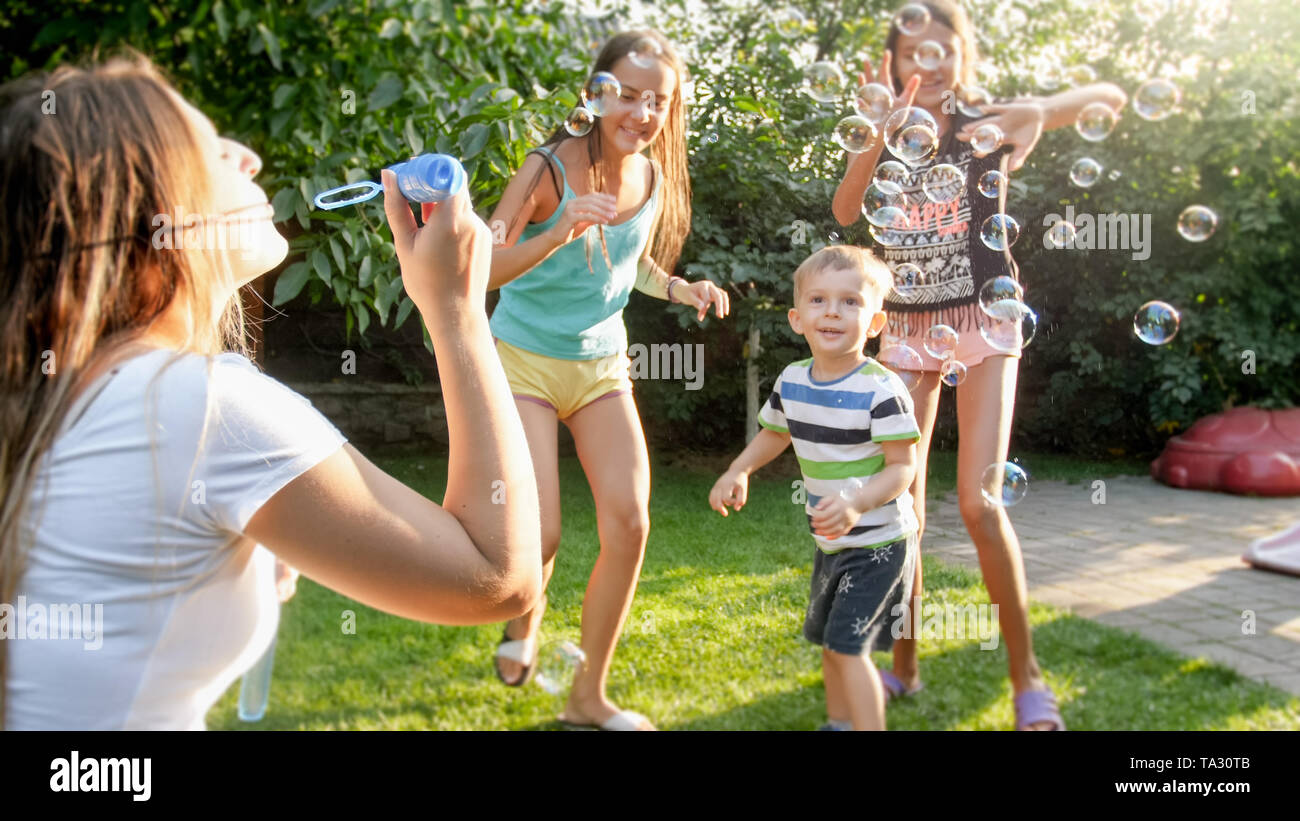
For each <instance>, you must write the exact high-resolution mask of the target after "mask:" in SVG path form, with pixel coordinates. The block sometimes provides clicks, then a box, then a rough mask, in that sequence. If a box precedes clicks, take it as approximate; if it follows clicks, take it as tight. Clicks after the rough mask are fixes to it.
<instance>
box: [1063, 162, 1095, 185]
mask: <svg viewBox="0 0 1300 821" xmlns="http://www.w3.org/2000/svg"><path fill="white" fill-rule="evenodd" d="M1100 176H1101V163H1099V162H1097V161H1096V160H1094V159H1093V158H1092V157H1080V158H1079V159H1077V160H1075V161H1074V165H1072V166H1070V182H1072V183H1074V184H1075V185H1077V186H1079V187H1080V188H1091V187H1092V186H1093V185H1094V184H1095V183H1096V182H1097V179H1098V178H1099V177H1100Z"/></svg>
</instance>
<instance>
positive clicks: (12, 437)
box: [0, 52, 249, 728]
mask: <svg viewBox="0 0 1300 821" xmlns="http://www.w3.org/2000/svg"><path fill="white" fill-rule="evenodd" d="M51 95H52V96H51ZM47 100H49V101H51V102H52V103H53V107H52V108H51V109H50V113H46V111H45V110H44V109H45V108H46V107H47V106H46V103H47ZM200 146H201V143H200V141H199V138H198V136H197V135H196V134H195V133H194V130H193V128H192V126H191V124H190V121H189V119H188V117H187V116H186V113H185V111H184V110H183V109H182V107H181V103H180V102H179V99H178V96H177V95H176V94H175V92H174V91H173V90H172V88H171V85H170V84H169V83H168V82H167V81H166V79H164V78H163V76H162V75H161V74H160V73H159V71H158V69H157V68H155V67H154V66H153V64H152V63H150V62H149V61H148V60H147V59H145V58H144V57H142V56H141V55H139V54H138V53H135V52H127V53H126V55H125V56H123V57H118V58H113V59H110V60H108V61H107V62H104V63H97V62H92V64H91V65H89V66H88V67H85V68H77V67H71V66H65V67H60V68H58V69H56V70H55V71H53V72H52V73H48V74H47V73H33V74H29V75H27V76H25V77H23V78H21V79H18V80H14V81H11V82H9V83H5V84H4V85H3V86H0V198H2V199H3V206H2V207H3V212H4V218H3V222H2V223H0V499H3V503H2V506H0V602H9V601H12V600H13V598H14V595H15V592H16V590H17V585H18V582H19V579H20V578H21V577H22V575H23V570H24V565H25V557H26V551H27V549H28V548H29V546H28V545H24V544H22V543H21V542H23V541H25V539H24V530H25V528H24V524H25V517H26V516H27V514H28V512H29V511H28V498H29V496H31V497H33V498H37V499H44V498H45V494H44V492H41V493H33V484H34V482H35V476H36V472H37V469H38V466H39V465H40V464H41V462H42V457H43V456H44V455H45V454H46V452H47V451H48V450H49V449H50V447H51V445H52V444H53V441H54V439H55V437H56V435H57V433H58V431H59V430H60V428H61V427H62V425H63V422H64V417H65V416H66V414H67V412H68V408H69V405H70V404H71V401H72V399H73V396H74V394H75V393H76V391H77V390H78V389H81V388H85V387H87V386H86V385H83V384H82V382H83V381H84V377H85V376H86V375H87V373H88V371H90V370H91V369H92V368H93V367H96V366H98V365H100V364H103V363H112V362H115V361H116V360H117V359H118V358H119V357H121V356H123V354H124V352H123V348H124V346H126V345H127V344H129V343H131V342H134V341H137V340H138V339H139V338H140V337H141V336H142V335H143V334H144V332H145V331H146V330H147V329H148V328H149V326H150V324H151V323H152V322H153V321H154V320H156V319H157V318H158V317H159V316H160V315H162V314H163V313H164V312H165V311H166V310H167V309H168V308H169V307H171V306H172V305H173V304H179V305H182V306H185V307H187V308H188V309H189V311H190V314H191V316H192V317H194V319H195V321H194V322H192V323H190V329H189V331H188V335H187V338H185V339H183V340H181V341H180V343H179V348H178V350H177V355H176V356H174V357H173V358H172V359H171V360H170V361H169V362H168V363H167V364H169V365H170V364H171V363H172V362H175V361H177V360H179V359H180V358H181V354H182V353H186V352H192V353H197V354H201V355H207V356H211V355H214V354H217V353H220V352H222V351H225V350H234V351H237V352H239V353H243V354H245V355H247V354H248V353H249V346H248V341H247V335H246V329H245V325H244V317H243V311H242V305H241V303H240V300H239V299H238V298H237V293H238V292H237V290H236V289H235V288H234V287H233V282H234V279H233V272H232V271H231V268H230V265H229V258H228V257H226V256H225V254H224V252H214V251H211V250H201V249H192V248H186V249H184V250H173V249H170V248H168V249H159V248H155V247H154V244H153V243H152V242H151V237H152V236H153V233H154V224H153V222H152V220H153V218H154V216H155V215H157V214H166V213H169V212H170V211H171V210H172V209H173V208H174V207H181V208H184V209H186V210H189V211H191V212H193V213H206V212H207V211H208V206H209V203H210V202H211V192H210V188H209V180H208V172H207V168H208V165H207V161H206V159H205V156H204V153H203V150H202V149H201V147H200ZM223 287H229V291H224V290H223ZM224 293H229V294H231V295H232V296H234V297H235V298H231V299H228V300H227V301H226V302H225V304H224V305H219V304H218V296H219V295H222V294H224ZM177 300H180V302H179V303H177V302H176V301H177ZM218 315H219V318H216V319H212V318H214V317H218ZM47 363H48V364H52V365H53V368H47V367H43V366H44V365H47ZM209 365H211V360H209ZM205 424H206V418H205ZM155 456H156V454H155ZM196 459H197V457H196ZM155 467H156V466H155ZM41 512H42V511H41V510H40V509H37V510H36V511H34V512H33V515H34V517H35V519H37V520H39V518H40V515H41ZM34 527H35V525H34V524H33V532H35V531H34ZM6 644H7V642H4V641H0V728H2V727H3V726H4V714H5V706H6V705H5V701H4V699H5V692H6V686H5V683H6V679H7V674H8V667H7V653H6V647H5V645H6Z"/></svg>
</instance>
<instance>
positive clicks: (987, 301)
mask: <svg viewBox="0 0 1300 821" xmlns="http://www.w3.org/2000/svg"><path fill="white" fill-rule="evenodd" d="M1024 298H1025V289H1024V288H1021V287H1020V283H1019V282H1016V281H1015V280H1014V279H1012V278H1011V277H1009V276H1005V275H1004V276H1000V277H994V278H993V279H990V280H989V281H988V282H986V283H984V284H983V285H981V286H980V308H981V309H982V310H984V311H985V312H987V311H988V310H989V306H990V305H992V304H993V303H995V302H1002V301H1004V300H1008V299H1009V300H1012V301H1014V302H1019V301H1020V300H1022V299H1024ZM990 316H992V314H990Z"/></svg>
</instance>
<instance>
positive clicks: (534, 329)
mask: <svg viewBox="0 0 1300 821" xmlns="http://www.w3.org/2000/svg"><path fill="white" fill-rule="evenodd" d="M537 150H538V151H541V152H542V153H543V154H544V155H545V156H546V157H547V159H548V160H550V159H551V158H553V156H554V155H553V153H552V152H551V150H550V149H549V148H546V147H542V148H538V149H537ZM555 165H557V166H559V168H560V177H561V179H562V180H563V182H564V196H563V198H562V199H561V200H560V205H559V207H558V208H556V209H555V213H554V214H552V215H551V217H550V219H548V220H546V221H545V222H539V223H536V224H529V225H527V226H525V227H524V230H523V233H522V234H521V235H520V237H519V241H520V242H524V241H526V240H529V239H532V238H533V237H535V236H537V235H538V234H540V233H542V232H544V231H546V230H548V229H549V228H550V227H551V226H552V225H554V224H555V223H556V221H558V220H559V218H560V215H561V214H562V213H564V208H565V206H566V205H567V204H568V202H569V200H571V199H574V198H575V197H577V195H576V194H574V193H573V189H571V188H570V187H569V180H568V177H567V176H566V175H565V173H564V164H563V163H561V162H560V161H559V160H558V159H556V160H555ZM662 176H663V174H662V172H661V170H660V169H659V167H658V165H657V164H656V165H655V168H654V188H653V190H652V191H651V194H650V198H649V199H648V200H646V202H645V204H644V205H642V206H641V210H640V211H638V212H637V213H636V216H634V217H632V219H630V220H628V221H627V222H624V223H621V224H619V225H606V226H605V246H606V247H607V248H608V249H609V261H610V262H611V263H613V266H614V269H613V270H612V271H611V270H610V269H609V266H608V265H606V264H605V255H604V254H603V253H601V250H600V237H599V235H598V234H597V233H596V231H597V229H596V227H595V226H592V227H591V228H589V229H588V231H589V233H591V234H592V254H591V270H590V271H588V270H587V251H586V238H585V236H578V237H575V238H574V239H573V240H572V241H571V242H568V243H565V244H564V245H562V246H560V247H559V248H557V249H556V250H555V253H553V254H551V255H550V256H549V257H547V258H546V259H544V260H542V261H541V262H539V263H538V264H537V265H535V266H533V267H532V268H531V269H530V270H528V271H526V272H525V273H523V274H522V275H520V276H519V277H517V278H516V279H514V280H512V281H510V282H508V283H506V284H505V285H503V286H501V299H500V300H499V301H498V302H497V306H496V310H495V311H493V312H492V320H491V323H490V325H491V328H492V335H493V336H495V337H497V338H498V339H503V340H505V341H506V342H508V343H510V344H511V345H514V346H515V347H517V348H523V349H524V350H526V351H532V352H533V353H537V354H541V355H542V356H550V357H553V358H555V359H600V358H603V357H606V356H610V355H612V354H617V353H621V352H623V351H625V350H627V328H625V327H624V326H623V308H624V307H625V306H626V305H627V298H628V295H629V294H631V293H632V288H633V286H634V285H635V283H636V277H637V261H638V260H639V259H640V258H641V256H642V254H643V252H644V250H645V247H646V241H647V240H648V239H649V238H650V223H651V221H652V220H654V216H655V210H656V207H657V206H658V203H659V184H660V181H661V178H662Z"/></svg>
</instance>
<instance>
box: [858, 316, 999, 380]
mask: <svg viewBox="0 0 1300 821" xmlns="http://www.w3.org/2000/svg"><path fill="white" fill-rule="evenodd" d="M899 327H902V328H903V330H905V332H906V333H905V334H904V335H902V336H898V335H896V334H891V333H890V330H889V328H888V327H886V328H885V331H884V332H883V333H882V334H881V335H880V347H881V349H882V350H883V349H884V348H886V347H887V346H889V345H891V344H895V345H896V344H898V342H899V341H902V342H904V343H906V344H907V345H908V346H910V347H911V348H912V350H914V351H916V352H917V353H918V354H920V355H921V363H922V364H921V370H923V371H935V372H937V371H938V370H939V368H940V366H942V365H943V360H941V359H935V358H934V357H933V356H931V355H930V352H929V351H927V350H926V349H925V333H926V331H928V330H929V329H930V327H929V326H928V325H927V326H925V327H921V326H920V325H919V324H917V323H911V324H909V325H900V326H899ZM990 356H1010V357H1014V358H1016V359H1019V358H1020V351H1019V349H1017V350H1015V351H1002V350H998V349H997V348H995V347H993V346H992V345H990V344H989V343H988V342H987V341H986V340H985V339H984V337H983V336H982V335H981V334H980V329H979V327H978V326H976V327H971V326H970V325H967V326H966V330H964V331H960V332H959V333H958V334H957V355H956V359H957V361H958V362H960V363H962V364H963V365H965V366H966V367H967V368H973V367H975V366H976V365H978V364H979V363H981V362H983V361H984V360H985V359H988V358H989V357H990Z"/></svg>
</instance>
